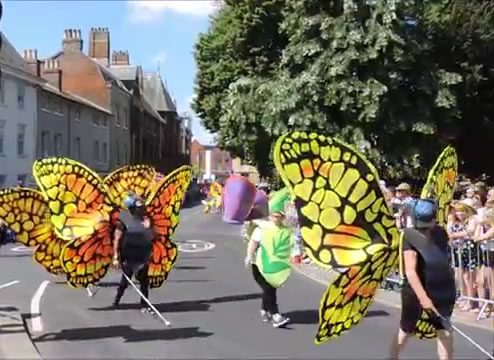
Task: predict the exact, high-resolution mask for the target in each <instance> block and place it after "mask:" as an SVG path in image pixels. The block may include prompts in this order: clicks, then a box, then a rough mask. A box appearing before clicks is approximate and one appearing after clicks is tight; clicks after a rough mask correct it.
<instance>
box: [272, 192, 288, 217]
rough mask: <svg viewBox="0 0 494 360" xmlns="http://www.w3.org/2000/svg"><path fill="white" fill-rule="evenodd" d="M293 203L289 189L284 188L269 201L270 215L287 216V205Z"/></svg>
mask: <svg viewBox="0 0 494 360" xmlns="http://www.w3.org/2000/svg"><path fill="white" fill-rule="evenodd" d="M288 201H291V197H290V192H289V191H288V188H286V187H284V188H283V189H281V190H278V191H276V192H274V193H273V196H271V199H269V213H270V214H272V213H280V214H282V215H285V204H286V203H287V202H288Z"/></svg>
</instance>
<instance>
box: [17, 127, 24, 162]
mask: <svg viewBox="0 0 494 360" xmlns="http://www.w3.org/2000/svg"><path fill="white" fill-rule="evenodd" d="M25 141H26V124H18V125H17V155H18V156H20V157H23V156H24V155H25V151H24V150H25V149H24V145H25Z"/></svg>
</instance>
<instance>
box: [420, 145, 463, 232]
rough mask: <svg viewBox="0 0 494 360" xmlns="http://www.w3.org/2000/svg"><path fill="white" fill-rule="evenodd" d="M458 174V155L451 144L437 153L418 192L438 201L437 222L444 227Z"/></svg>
mask: <svg viewBox="0 0 494 360" xmlns="http://www.w3.org/2000/svg"><path fill="white" fill-rule="evenodd" d="M457 176H458V156H457V154H456V151H455V149H454V148H453V147H452V146H448V147H446V148H445V149H444V150H443V152H442V153H441V155H439V157H438V159H437V161H436V163H435V164H434V166H433V167H432V169H431V170H430V172H429V175H428V177H427V182H426V184H425V185H424V187H423V189H422V193H421V194H420V197H421V198H423V199H424V198H427V199H431V198H434V199H436V200H437V202H438V207H439V209H438V212H437V222H438V224H439V225H441V226H443V227H445V226H446V223H447V221H448V211H449V205H450V203H451V201H452V200H453V195H454V191H455V186H456V178H457Z"/></svg>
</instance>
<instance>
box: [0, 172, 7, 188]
mask: <svg viewBox="0 0 494 360" xmlns="http://www.w3.org/2000/svg"><path fill="white" fill-rule="evenodd" d="M5 180H7V175H4V174H1V175H0V189H1V188H3V187H5Z"/></svg>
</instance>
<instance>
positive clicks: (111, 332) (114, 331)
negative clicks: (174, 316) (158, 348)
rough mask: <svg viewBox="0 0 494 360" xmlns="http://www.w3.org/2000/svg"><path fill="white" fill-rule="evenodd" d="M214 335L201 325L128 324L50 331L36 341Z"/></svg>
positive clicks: (157, 339) (129, 339) (135, 340)
mask: <svg viewBox="0 0 494 360" xmlns="http://www.w3.org/2000/svg"><path fill="white" fill-rule="evenodd" d="M211 335H214V333H212V332H205V331H201V330H199V327H186V328H178V329H160V330H136V329H134V328H132V327H130V326H128V325H117V326H99V327H92V328H78V329H64V330H62V331H60V332H58V333H49V334H45V335H42V336H40V337H37V338H35V339H33V340H34V342H47V341H60V340H66V341H87V340H98V339H104V338H116V337H121V338H123V339H124V340H125V342H140V341H159V340H176V339H190V338H205V337H209V336H211Z"/></svg>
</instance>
